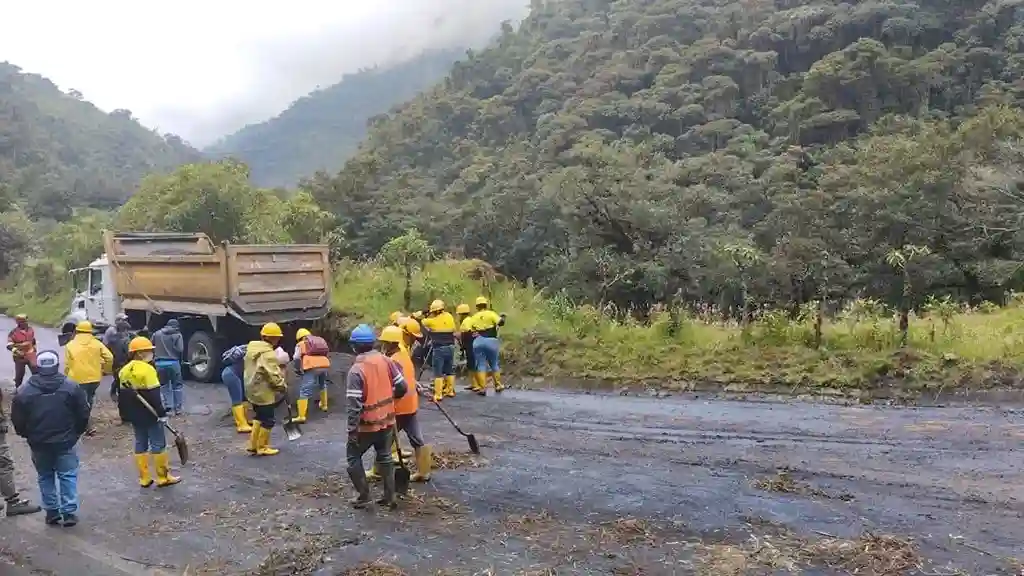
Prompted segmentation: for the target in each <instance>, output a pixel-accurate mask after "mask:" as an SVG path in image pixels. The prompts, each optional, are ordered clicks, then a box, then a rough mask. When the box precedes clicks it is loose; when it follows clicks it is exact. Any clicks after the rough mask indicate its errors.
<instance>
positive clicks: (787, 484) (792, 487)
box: [750, 471, 853, 502]
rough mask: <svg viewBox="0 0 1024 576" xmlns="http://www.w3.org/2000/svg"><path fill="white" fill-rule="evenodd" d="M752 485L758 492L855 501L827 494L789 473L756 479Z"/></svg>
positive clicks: (845, 494)
mask: <svg viewBox="0 0 1024 576" xmlns="http://www.w3.org/2000/svg"><path fill="white" fill-rule="evenodd" d="M750 485H751V486H752V487H754V488H756V489H758V490H764V491H766V492H780V493H783V494H798V495H800V496H811V497H818V498H829V499H831V500H842V501H843V502H849V501H851V500H853V495H852V494H847V493H845V492H843V493H832V492H826V491H825V490H822V489H820V488H815V487H813V486H811V485H810V484H807V483H805V482H799V481H797V480H796V479H794V478H793V477H792V476H790V475H789V473H788V472H784V471H783V472H777V473H776V474H775V475H774V476H766V477H763V478H755V479H754V480H751V482H750Z"/></svg>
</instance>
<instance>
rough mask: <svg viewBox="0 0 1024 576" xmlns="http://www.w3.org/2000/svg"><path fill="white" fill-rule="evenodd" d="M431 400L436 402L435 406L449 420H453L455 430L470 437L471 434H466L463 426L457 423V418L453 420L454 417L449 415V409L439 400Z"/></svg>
mask: <svg viewBox="0 0 1024 576" xmlns="http://www.w3.org/2000/svg"><path fill="white" fill-rule="evenodd" d="M431 402H433V403H434V406H437V409H438V410H440V411H441V414H444V417H445V418H447V419H448V421H449V422H451V424H452V426H454V427H455V430H456V431H457V432H458V433H459V434H462V435H463V436H465V437H467V438H468V437H469V434H466V433H465V432H463V431H462V428H459V425H458V424H456V423H455V420H452V417H451V416H450V415H448V411H447V410H445V409H444V407H442V406H441V403H440V402H438V401H436V400H431Z"/></svg>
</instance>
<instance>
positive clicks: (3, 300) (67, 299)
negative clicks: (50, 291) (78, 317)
mask: <svg viewBox="0 0 1024 576" xmlns="http://www.w3.org/2000/svg"><path fill="white" fill-rule="evenodd" d="M32 292H33V291H32V290H29V289H25V288H22V287H20V286H18V287H13V288H12V287H6V288H5V289H4V290H3V291H0V313H3V314H7V315H10V316H13V315H15V314H27V315H28V317H29V320H30V321H31V322H32V323H34V324H40V325H43V326H56V325H58V324H59V323H60V321H61V320H63V319H64V317H65V316H67V314H68V311H69V310H70V306H71V292H70V290H69V291H66V292H62V293H61V294H59V295H56V296H49V297H39V296H36V295H35V294H33V293H32Z"/></svg>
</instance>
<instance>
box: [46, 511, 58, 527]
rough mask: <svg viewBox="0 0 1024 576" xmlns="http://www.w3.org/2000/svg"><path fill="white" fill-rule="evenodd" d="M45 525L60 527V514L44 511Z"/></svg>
mask: <svg viewBox="0 0 1024 576" xmlns="http://www.w3.org/2000/svg"><path fill="white" fill-rule="evenodd" d="M46 525H47V526H58V525H60V514H58V513H57V511H56V510H47V511H46Z"/></svg>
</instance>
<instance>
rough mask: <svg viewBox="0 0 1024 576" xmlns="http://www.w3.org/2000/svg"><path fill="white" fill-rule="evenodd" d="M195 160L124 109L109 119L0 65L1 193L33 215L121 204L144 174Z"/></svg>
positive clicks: (50, 85)
mask: <svg viewBox="0 0 1024 576" xmlns="http://www.w3.org/2000/svg"><path fill="white" fill-rule="evenodd" d="M198 158H200V154H199V152H198V151H196V150H194V149H193V148H191V147H190V146H188V145H187V144H185V143H184V142H182V141H181V139H180V138H178V137H177V136H172V135H168V136H166V137H162V136H160V135H159V134H157V133H155V132H153V131H151V130H148V129H146V128H144V127H143V126H142V125H140V124H139V123H138V122H136V121H135V120H134V119H132V117H131V113H130V112H129V111H127V110H115V111H114V112H111V113H109V114H107V113H105V112H103V111H102V110H100V109H99V108H96V107H95V106H93V105H92V104H90V103H88V102H85V101H82V100H81V99H80V96H79V95H72V94H65V93H63V92H61V90H60V89H59V88H58V87H57V86H56V85H54V84H53V83H52V82H50V81H49V80H47V79H46V78H43V77H41V76H38V75H36V74H26V73H23V72H21V70H20V69H19V68H18V67H17V66H14V65H12V64H9V63H6V62H0V192H2V193H3V196H4V197H5V200H15V201H18V202H19V204H21V205H22V206H23V208H24V209H25V211H26V213H27V214H28V215H29V216H32V217H36V218H39V217H53V218H58V219H62V218H66V217H67V216H69V215H70V211H71V207H73V206H90V207H97V208H112V207H116V206H119V205H121V204H123V203H124V201H125V200H126V199H127V198H128V196H129V195H131V194H132V192H133V191H134V189H135V187H136V186H137V185H138V183H139V181H140V180H141V179H142V177H143V176H145V175H146V174H148V173H150V172H153V171H163V170H168V169H170V168H173V167H175V166H177V165H179V164H182V163H185V162H191V161H195V160H196V159H198Z"/></svg>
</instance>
